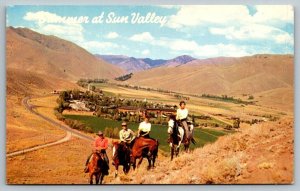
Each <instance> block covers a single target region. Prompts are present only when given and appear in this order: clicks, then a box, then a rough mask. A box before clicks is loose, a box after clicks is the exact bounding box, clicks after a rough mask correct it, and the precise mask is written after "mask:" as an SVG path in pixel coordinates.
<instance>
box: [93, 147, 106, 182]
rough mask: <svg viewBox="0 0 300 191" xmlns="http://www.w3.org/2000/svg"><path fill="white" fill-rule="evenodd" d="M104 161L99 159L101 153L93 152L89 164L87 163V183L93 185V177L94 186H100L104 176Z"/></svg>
mask: <svg viewBox="0 0 300 191" xmlns="http://www.w3.org/2000/svg"><path fill="white" fill-rule="evenodd" d="M105 166H106V165H105V161H104V159H103V158H102V157H101V153H98V152H93V154H92V156H91V158H90V162H89V163H88V169H89V182H90V184H93V178H94V177H95V182H96V184H99V183H100V184H102V181H103V178H104V176H105V173H104V171H105V170H107V169H105Z"/></svg>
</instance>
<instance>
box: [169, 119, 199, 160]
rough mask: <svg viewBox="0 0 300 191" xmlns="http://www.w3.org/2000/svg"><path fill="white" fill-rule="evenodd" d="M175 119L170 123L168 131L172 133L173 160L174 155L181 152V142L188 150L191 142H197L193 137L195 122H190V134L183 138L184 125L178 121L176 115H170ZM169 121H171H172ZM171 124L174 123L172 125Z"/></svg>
mask: <svg viewBox="0 0 300 191" xmlns="http://www.w3.org/2000/svg"><path fill="white" fill-rule="evenodd" d="M171 120H172V121H173V123H169V128H168V133H169V134H170V147H171V160H173V158H174V155H175V156H178V154H179V149H180V145H181V143H183V145H184V150H185V151H186V152H188V151H189V147H190V144H191V142H192V143H193V144H196V141H195V139H194V138H193V128H194V127H193V124H191V123H190V124H188V126H189V129H188V131H187V132H188V135H186V140H185V141H184V140H183V135H184V129H183V127H182V124H181V122H180V121H176V119H175V116H174V117H172V116H171V117H170V121H171ZM170 121H169V122H170ZM170 124H172V125H171V126H170Z"/></svg>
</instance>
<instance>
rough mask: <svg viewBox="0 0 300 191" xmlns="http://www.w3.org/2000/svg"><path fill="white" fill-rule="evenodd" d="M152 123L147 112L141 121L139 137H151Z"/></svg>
mask: <svg viewBox="0 0 300 191" xmlns="http://www.w3.org/2000/svg"><path fill="white" fill-rule="evenodd" d="M150 131H151V123H150V122H149V117H148V116H147V115H146V114H145V117H144V121H143V122H141V123H140V125H139V129H138V137H145V138H150V136H149V134H150Z"/></svg>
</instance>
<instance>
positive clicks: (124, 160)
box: [113, 141, 130, 177]
mask: <svg viewBox="0 0 300 191" xmlns="http://www.w3.org/2000/svg"><path fill="white" fill-rule="evenodd" d="M113 165H114V166H115V168H116V171H115V177H117V176H118V169H119V165H122V166H123V172H124V173H125V174H127V173H128V172H129V170H130V150H129V148H127V146H126V145H125V143H119V142H117V141H113Z"/></svg>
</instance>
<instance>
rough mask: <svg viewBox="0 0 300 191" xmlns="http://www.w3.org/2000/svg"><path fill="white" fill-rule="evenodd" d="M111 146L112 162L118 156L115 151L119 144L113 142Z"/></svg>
mask: <svg viewBox="0 0 300 191" xmlns="http://www.w3.org/2000/svg"><path fill="white" fill-rule="evenodd" d="M112 145H113V147H112V157H113V160H114V159H115V158H117V154H118V152H117V151H118V149H119V146H120V143H119V142H118V141H113V142H112Z"/></svg>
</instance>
